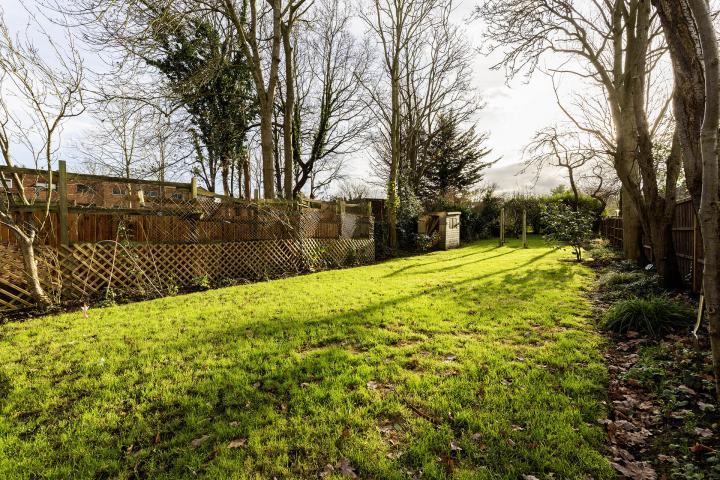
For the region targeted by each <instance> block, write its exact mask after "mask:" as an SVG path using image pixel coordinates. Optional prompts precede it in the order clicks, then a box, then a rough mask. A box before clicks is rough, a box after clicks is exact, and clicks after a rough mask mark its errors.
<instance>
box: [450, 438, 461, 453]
mask: <svg viewBox="0 0 720 480" xmlns="http://www.w3.org/2000/svg"><path fill="white" fill-rule="evenodd" d="M450 450H452V451H453V452H461V451H462V447H460V446H459V445H458V444H457V443H456V442H455V440H451V441H450Z"/></svg>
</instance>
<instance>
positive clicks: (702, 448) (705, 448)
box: [690, 442, 716, 453]
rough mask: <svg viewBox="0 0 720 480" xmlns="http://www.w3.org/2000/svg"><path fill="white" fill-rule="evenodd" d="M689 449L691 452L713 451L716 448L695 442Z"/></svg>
mask: <svg viewBox="0 0 720 480" xmlns="http://www.w3.org/2000/svg"><path fill="white" fill-rule="evenodd" d="M690 450H692V451H693V453H715V452H716V450H715V449H714V448H711V447H708V446H707V445H703V444H702V443H698V442H696V443H695V445H693V446H692V447H690Z"/></svg>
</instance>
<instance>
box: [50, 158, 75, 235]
mask: <svg viewBox="0 0 720 480" xmlns="http://www.w3.org/2000/svg"><path fill="white" fill-rule="evenodd" d="M59 165H60V167H59V171H58V195H59V197H60V198H59V200H58V220H59V221H58V224H59V228H60V244H61V245H70V232H69V231H68V186H67V164H66V163H65V160H60V163H59ZM48 191H49V192H50V193H48V200H49V199H50V196H51V195H52V185H49V186H48Z"/></svg>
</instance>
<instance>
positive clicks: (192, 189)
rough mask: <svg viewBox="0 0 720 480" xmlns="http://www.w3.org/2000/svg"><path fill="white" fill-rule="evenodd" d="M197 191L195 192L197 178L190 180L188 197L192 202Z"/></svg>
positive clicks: (195, 197)
mask: <svg viewBox="0 0 720 480" xmlns="http://www.w3.org/2000/svg"><path fill="white" fill-rule="evenodd" d="M197 192H198V190H197V178H195V177H192V180H190V196H191V197H192V199H193V200H195V199H197V196H198V193H197Z"/></svg>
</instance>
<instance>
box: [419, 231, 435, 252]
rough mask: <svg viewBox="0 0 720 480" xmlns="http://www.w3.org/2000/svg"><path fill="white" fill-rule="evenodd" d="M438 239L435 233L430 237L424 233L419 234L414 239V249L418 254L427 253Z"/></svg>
mask: <svg viewBox="0 0 720 480" xmlns="http://www.w3.org/2000/svg"><path fill="white" fill-rule="evenodd" d="M439 239H440V234H439V233H437V232H434V233H433V234H432V235H427V234H425V233H420V234H418V235H417V237H416V238H415V248H416V249H417V251H419V252H427V251H429V250H430V249H431V248H432V247H433V246H434V245H436V244H437V242H438V240H439Z"/></svg>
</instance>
